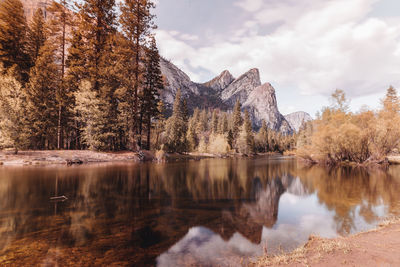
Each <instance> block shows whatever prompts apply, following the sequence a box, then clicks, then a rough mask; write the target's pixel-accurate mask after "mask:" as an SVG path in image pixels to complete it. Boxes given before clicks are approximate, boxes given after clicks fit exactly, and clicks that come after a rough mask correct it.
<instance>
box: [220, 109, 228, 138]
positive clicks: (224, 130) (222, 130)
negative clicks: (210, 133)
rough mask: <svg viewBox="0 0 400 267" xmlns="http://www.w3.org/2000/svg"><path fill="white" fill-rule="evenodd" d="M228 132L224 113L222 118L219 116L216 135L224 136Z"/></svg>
mask: <svg viewBox="0 0 400 267" xmlns="http://www.w3.org/2000/svg"><path fill="white" fill-rule="evenodd" d="M228 130H229V129H228V116H227V115H226V113H225V112H224V113H223V115H222V116H219V121H218V133H220V134H226V133H228Z"/></svg>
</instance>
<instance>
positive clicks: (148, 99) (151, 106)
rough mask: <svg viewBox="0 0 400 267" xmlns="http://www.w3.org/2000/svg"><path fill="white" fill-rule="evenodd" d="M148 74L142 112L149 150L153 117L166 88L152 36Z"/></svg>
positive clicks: (148, 56)
mask: <svg viewBox="0 0 400 267" xmlns="http://www.w3.org/2000/svg"><path fill="white" fill-rule="evenodd" d="M146 52H147V55H146V74H145V85H144V91H143V99H142V104H141V106H142V110H141V112H142V113H143V114H144V116H145V122H146V129H147V150H150V132H151V119H152V118H153V117H154V116H156V115H157V112H158V109H157V103H158V101H159V100H158V99H159V95H160V91H161V90H163V89H164V83H163V77H162V74H161V67H160V55H159V53H158V48H157V44H156V40H155V38H154V37H152V38H151V41H150V47H149V48H148V49H147V50H146Z"/></svg>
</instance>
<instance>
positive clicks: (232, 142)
mask: <svg viewBox="0 0 400 267" xmlns="http://www.w3.org/2000/svg"><path fill="white" fill-rule="evenodd" d="M227 141H228V144H229V147H230V149H233V148H234V145H235V138H234V137H233V132H232V130H230V129H229V131H228V136H227Z"/></svg>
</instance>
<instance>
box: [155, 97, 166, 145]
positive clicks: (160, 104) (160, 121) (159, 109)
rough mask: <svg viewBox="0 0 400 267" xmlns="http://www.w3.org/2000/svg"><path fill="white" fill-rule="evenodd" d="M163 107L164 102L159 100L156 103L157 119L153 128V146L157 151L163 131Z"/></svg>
mask: <svg viewBox="0 0 400 267" xmlns="http://www.w3.org/2000/svg"><path fill="white" fill-rule="evenodd" d="M164 113H165V106H164V102H163V101H162V100H159V101H158V103H157V118H156V127H155V132H156V140H155V146H156V148H157V149H159V148H160V143H161V142H160V137H161V134H162V132H164V130H165V117H164Z"/></svg>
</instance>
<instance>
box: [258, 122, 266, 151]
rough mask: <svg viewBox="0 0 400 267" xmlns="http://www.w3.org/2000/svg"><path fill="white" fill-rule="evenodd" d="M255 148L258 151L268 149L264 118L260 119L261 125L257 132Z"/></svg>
mask: <svg viewBox="0 0 400 267" xmlns="http://www.w3.org/2000/svg"><path fill="white" fill-rule="evenodd" d="M257 149H258V151H260V152H267V151H268V128H267V124H266V123H265V120H262V125H261V128H260V130H259V131H258V133H257Z"/></svg>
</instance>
